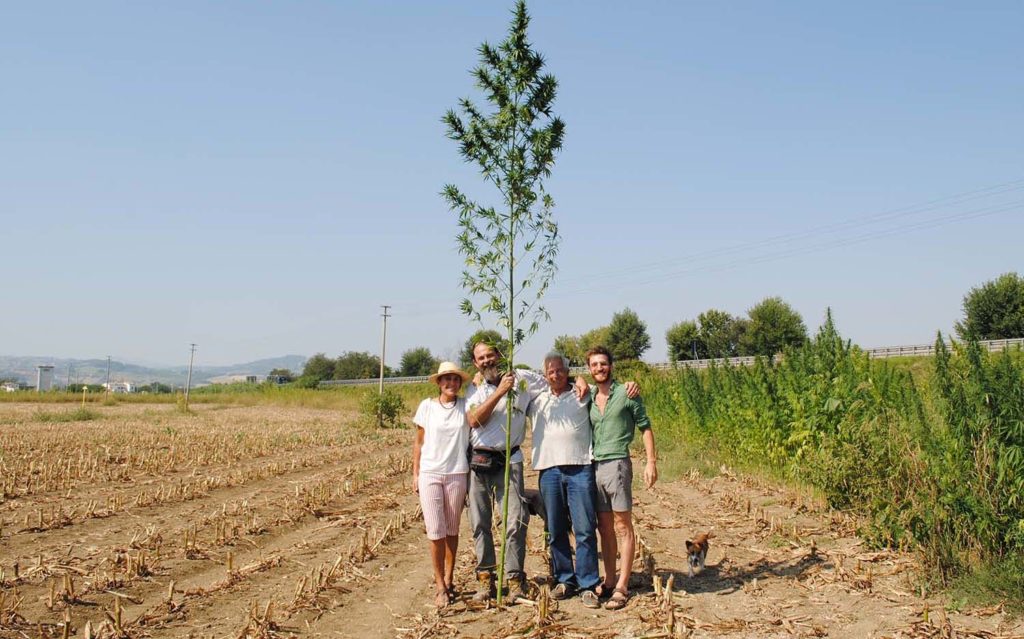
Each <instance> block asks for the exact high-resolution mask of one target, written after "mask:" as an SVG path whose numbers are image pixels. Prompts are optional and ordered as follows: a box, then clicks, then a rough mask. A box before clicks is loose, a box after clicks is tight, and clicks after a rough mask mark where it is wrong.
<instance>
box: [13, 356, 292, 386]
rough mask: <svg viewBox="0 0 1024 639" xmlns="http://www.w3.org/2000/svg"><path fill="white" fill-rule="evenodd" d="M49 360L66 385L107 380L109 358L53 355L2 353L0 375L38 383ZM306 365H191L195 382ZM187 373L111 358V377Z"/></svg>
mask: <svg viewBox="0 0 1024 639" xmlns="http://www.w3.org/2000/svg"><path fill="white" fill-rule="evenodd" d="M42 364H50V365H52V366H53V367H54V370H53V379H54V382H55V383H56V384H57V385H59V386H63V385H64V384H66V383H67V382H68V376H69V372H70V378H71V383H72V384H78V383H81V384H102V383H103V382H105V381H107V360H106V359H68V358H61V357H52V356H12V355H0V379H9V378H13V379H16V380H18V381H20V382H23V383H25V384H35V381H36V366H39V365H42ZM305 365H306V357H304V356H302V355H285V356H283V357H272V358H269V359H259V360H256V361H253V362H246V363H244V364H232V365H230V366H199V365H196V366H195V368H193V369H192V383H193V384H204V383H207V382H208V381H209V380H210V379H211V378H214V377H220V376H222V375H266V374H267V373H269V372H270V371H271V370H272V369H275V368H287V369H289V370H291V371H292V372H294V373H301V372H302V368H303V367H304V366H305ZM187 376H188V365H184V366H172V367H154V366H140V365H137V364H129V363H127V362H120V361H117V360H111V361H110V381H112V382H122V381H124V382H132V383H134V384H148V383H150V382H160V383H162V384H171V385H184V384H185V379H186V378H187Z"/></svg>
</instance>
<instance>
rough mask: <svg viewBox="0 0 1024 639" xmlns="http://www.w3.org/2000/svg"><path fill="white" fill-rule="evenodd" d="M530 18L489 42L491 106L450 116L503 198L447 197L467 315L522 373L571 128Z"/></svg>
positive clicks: (520, 15) (451, 127) (450, 190)
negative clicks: (501, 334)
mask: <svg viewBox="0 0 1024 639" xmlns="http://www.w3.org/2000/svg"><path fill="white" fill-rule="evenodd" d="M529 24H530V16H529V14H528V13H527V11H526V3H525V2H524V1H523V0H519V2H517V3H516V6H515V9H514V10H513V18H512V22H511V24H510V25H509V30H508V37H507V38H506V39H505V40H504V41H503V42H501V43H500V44H499V45H497V46H492V45H490V44H488V43H486V42H485V43H483V44H481V45H480V47H479V49H478V53H479V55H480V64H479V66H477V67H476V69H474V70H473V72H472V73H473V77H474V78H475V79H476V86H477V88H478V89H480V90H481V91H482V92H483V94H484V96H485V98H486V100H487V102H488V103H489V106H490V109H489V111H488V112H485V111H481V110H480V109H479V108H477V106H476V105H475V104H474V103H473V102H471V101H470V100H469V99H465V98H464V99H462V100H460V101H459V111H460V112H461V113H458V112H456V111H455V110H454V109H453V110H449V111H448V113H447V114H446V115H445V116H444V123H445V125H446V126H447V135H448V138H449V139H451V140H454V141H455V142H457V143H458V145H459V152H460V153H461V154H462V157H463V158H464V159H465V161H466V162H471V163H474V164H476V165H477V166H478V167H479V168H480V173H481V175H482V176H483V178H484V181H485V182H489V183H490V184H491V185H493V186H494V188H495V189H497V192H498V193H497V194H498V195H500V198H498V199H499V203H498V204H496V205H494V206H491V205H485V204H481V203H479V202H477V201H475V200H473V199H470V198H469V197H468V196H467V195H466V194H464V193H463V192H462V191H461V190H459V188H458V187H456V186H455V185H452V184H448V185H446V186H445V187H444V191H443V196H444V199H445V200H446V201H447V203H448V206H449V208H450V209H451V210H452V211H454V212H456V213H458V216H459V226H460V227H461V231H460V232H459V234H458V236H457V240H458V246H459V252H460V253H461V254H462V255H463V256H464V257H465V264H466V268H465V270H464V271H463V272H462V282H461V283H462V287H463V289H464V290H465V291H466V294H467V296H466V298H465V299H464V300H463V301H462V304H461V308H462V312H463V313H464V314H466V315H467V316H469V317H471V318H472V319H474V320H476V321H477V322H480V321H481V318H482V316H483V315H488V316H493V317H494V318H496V319H497V321H498V324H499V325H500V326H502V327H503V328H504V329H505V331H506V332H507V335H508V347H507V352H505V353H502V356H503V363H504V365H505V367H507V370H508V371H510V372H511V371H512V369H513V367H514V363H515V353H516V348H517V347H518V346H519V345H521V344H522V343H523V340H525V339H526V338H527V337H528V336H529V335H531V334H533V333H534V332H536V330H537V328H538V327H539V324H540V321H541V320H542V319H545V320H546V319H549V316H548V313H547V311H546V310H545V309H544V307H543V306H541V305H540V304H539V302H540V300H541V298H542V297H543V296H544V293H545V291H547V289H548V286H549V285H550V283H551V279H552V278H553V277H554V274H555V270H556V267H555V256H556V255H557V253H558V243H559V235H558V225H557V224H556V223H555V221H554V219H553V217H552V209H553V208H554V201H553V200H552V199H551V196H550V195H548V193H547V192H546V191H545V190H544V179H545V178H547V177H549V176H550V175H551V167H552V166H553V165H554V161H555V154H556V153H557V152H558V151H559V150H560V149H561V148H562V136H563V134H564V132H565V124H564V123H563V122H562V120H561V119H559V118H558V117H555V116H553V115H552V114H551V107H552V103H553V102H554V99H555V93H556V90H557V88H558V82H557V81H556V80H555V78H554V76H552V75H550V74H542V73H541V71H542V69H543V68H544V58H543V56H541V55H540V54H539V53H537V52H536V51H534V50H533V49H532V48H531V46H530V43H529V42H528V41H527V39H526V38H527V35H526V31H527V27H529ZM515 395H516V391H515V390H513V391H511V392H510V393H509V395H508V397H507V398H506V407H507V410H506V411H505V412H506V416H507V421H506V423H505V450H506V451H507V450H511V444H512V442H511V438H512V411H513V404H514V400H515ZM509 466H510V465H509V464H508V463H506V464H505V477H504V487H505V498H504V500H503V502H502V507H501V511H502V527H501V551H500V559H499V560H498V584H499V588H498V605H501V602H502V588H501V586H500V585H501V584H504V576H505V551H506V548H507V546H508V533H507V530H508V528H507V526H506V525H505V522H507V521H508V495H509V490H508V489H509Z"/></svg>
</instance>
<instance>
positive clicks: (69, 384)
mask: <svg viewBox="0 0 1024 639" xmlns="http://www.w3.org/2000/svg"><path fill="white" fill-rule="evenodd" d="M64 390H66V391H67V392H69V393H70V392H71V362H68V383H67V384H66V385H65V386H64Z"/></svg>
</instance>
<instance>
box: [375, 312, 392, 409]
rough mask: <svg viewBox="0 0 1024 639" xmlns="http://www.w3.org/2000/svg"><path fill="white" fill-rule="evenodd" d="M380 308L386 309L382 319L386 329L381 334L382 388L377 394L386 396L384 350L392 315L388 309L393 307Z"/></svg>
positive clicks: (380, 387)
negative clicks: (389, 320)
mask: <svg viewBox="0 0 1024 639" xmlns="http://www.w3.org/2000/svg"><path fill="white" fill-rule="evenodd" d="M380 307H381V308H383V309H384V312H383V313H381V317H383V318H384V329H383V330H382V331H381V334H380V386H379V388H378V389H377V393H378V394H380V395H383V394H384V348H385V347H386V346H387V343H388V318H389V317H391V316H390V315H388V309H389V308H391V307H390V306H388V305H386V304H381V306H380Z"/></svg>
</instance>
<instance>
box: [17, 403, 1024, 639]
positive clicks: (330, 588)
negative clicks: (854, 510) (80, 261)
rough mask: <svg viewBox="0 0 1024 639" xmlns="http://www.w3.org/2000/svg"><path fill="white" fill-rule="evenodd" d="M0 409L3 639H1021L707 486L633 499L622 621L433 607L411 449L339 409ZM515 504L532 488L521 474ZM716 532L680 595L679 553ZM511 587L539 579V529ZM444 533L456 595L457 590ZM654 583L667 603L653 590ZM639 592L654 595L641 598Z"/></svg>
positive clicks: (851, 540)
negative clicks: (633, 538)
mask: <svg viewBox="0 0 1024 639" xmlns="http://www.w3.org/2000/svg"><path fill="white" fill-rule="evenodd" d="M72 410H73V409H72V408H71V407H70V406H68V405H66V404H65V405H41V404H38V403H33V404H27V403H4V404H0V494H2V498H0V524H2V527H0V571H2V572H0V637H3V638H8V637H12V638H13V637H19V638H20V637H90V636H91V637H96V638H114V637H118V638H124V639H128V638H141V637H197V638H198V637H217V638H220V637H239V638H246V637H254V638H255V637H263V638H269V637H290V636H295V637H371V638H372V637H403V638H410V639H411V638H425V637H495V636H499V637H508V636H524V637H526V636H529V637H542V636H547V637H641V636H645V637H674V636H679V637H689V636H692V637H811V636H818V637H820V636H828V637H953V636H958V637H990V638H995V637H1021V636H1024V626H1022V624H1021V623H1020V622H1019V621H1017V620H1014V619H1013V618H1010V617H1008V616H1006V614H1005V613H1004V612H1003V611H1002V610H1001V608H999V607H992V608H988V609H974V610H961V611H955V612H954V611H953V610H952V608H956V606H952V607H951V606H950V605H949V603H950V602H949V601H948V600H947V599H945V598H944V597H942V596H941V595H933V594H930V593H928V592H923V591H922V590H921V587H920V580H919V579H918V572H917V569H916V564H915V559H914V557H912V556H910V555H904V554H898V553H893V552H888V551H877V550H872V549H869V548H867V547H865V545H864V544H863V543H862V542H861V540H859V539H858V538H857V536H856V534H855V532H854V531H855V529H856V522H854V521H852V520H850V519H848V518H846V517H844V516H840V515H837V514H835V513H830V512H828V511H826V510H824V509H822V508H821V507H820V505H819V504H817V503H816V502H815V500H814V499H812V498H810V497H808V496H807V495H801V494H798V493H794V492H792V491H790V490H788V489H784V488H780V487H778V486H773V485H769V484H766V483H763V482H760V481H757V480H754V479H751V478H749V477H743V476H737V475H735V474H733V473H731V472H729V471H728V470H724V469H723V470H722V471H721V472H720V473H719V474H718V475H717V476H715V477H714V478H707V477H704V476H701V475H700V474H698V473H696V472H690V473H684V474H683V476H682V477H679V478H676V479H674V480H665V481H663V482H662V483H660V484H659V485H658V486H657V488H656V489H655V490H653V491H647V490H644V489H638V490H637V492H636V495H637V501H638V505H637V509H636V512H635V515H636V522H637V529H638V531H639V535H640V537H641V540H642V552H641V553H640V555H639V556H638V557H637V561H636V564H635V571H636V572H635V574H634V580H635V584H634V586H635V587H634V591H633V597H632V598H631V599H630V602H629V604H628V606H627V607H626V609H625V610H623V611H619V612H608V611H603V610H600V611H591V610H586V609H584V608H583V607H582V606H581V605H580V604H579V602H578V601H577V600H570V601H566V602H559V603H558V604H557V605H554V606H552V609H551V610H550V611H549V612H548V614H546V615H544V618H543V619H541V618H540V617H541V615H540V611H539V608H538V606H535V605H530V604H520V605H517V606H514V607H511V608H509V609H506V610H496V609H494V608H493V607H491V608H484V607H482V606H477V605H474V604H472V603H471V602H470V601H468V596H464V597H462V598H461V599H460V601H459V602H457V603H456V604H454V605H452V606H450V607H449V608H447V609H445V610H443V611H441V612H440V613H438V612H437V611H435V610H434V609H433V608H432V606H431V605H430V604H431V602H432V600H433V597H432V592H433V591H432V582H431V577H430V571H429V565H428V556H427V544H426V540H425V537H424V535H423V530H422V520H421V519H420V517H419V512H418V504H417V498H416V495H415V493H414V492H413V491H412V490H411V481H410V462H409V455H410V445H411V438H412V431H411V430H406V429H396V430H373V429H367V428H364V427H360V426H358V418H357V415H356V414H355V412H354V411H352V410H351V409H346V408H341V409H339V408H309V407H302V406H288V407H284V406H241V405H229V404H224V403H207V404H201V405H198V406H197V407H195V411H194V413H193V414H183V413H181V412H179V411H177V410H176V409H175V408H174V407H173V406H169V405H158V404H148V405H146V404H131V403H124V404H117V405H113V406H97V407H94V408H93V410H92V413H93V415H92V416H93V417H95V418H94V419H88V420H87V421H60V419H62V416H63V415H65V414H67V413H71V412H72ZM527 483H528V485H533V486H535V485H536V475H535V474H534V473H528V479H527ZM707 529H713V530H714V532H715V535H716V537H715V538H714V539H713V540H712V548H711V552H710V554H709V556H708V566H707V568H706V569H705V571H704V572H703V573H702V574H698V575H696V576H695V577H693V578H688V577H687V576H686V559H685V550H684V545H683V544H684V540H685V539H687V537H688V536H692V535H694V534H696V533H698V532H701V531H704V530H707ZM528 562H529V572H530V575H531V576H538V575H543V574H546V570H545V568H544V561H543V551H542V528H541V525H540V522H538V521H533V522H531V526H530V555H529V559H528ZM472 566H473V561H472V550H471V543H470V540H469V531H468V526H467V525H466V522H465V517H464V520H463V536H462V542H461V546H460V556H459V566H458V573H457V577H456V583H457V586H459V587H461V588H462V589H464V590H468V589H470V588H471V587H472V584H471V583H470V582H471V575H472ZM668 579H671V583H672V591H671V595H669V594H667V591H666V590H665V588H664V587H662V585H663V584H664V582H665V581H666V580H668ZM656 591H660V594H659V593H658V592H656Z"/></svg>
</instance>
